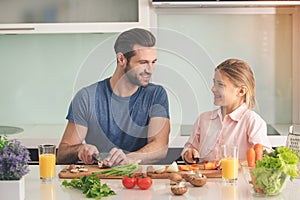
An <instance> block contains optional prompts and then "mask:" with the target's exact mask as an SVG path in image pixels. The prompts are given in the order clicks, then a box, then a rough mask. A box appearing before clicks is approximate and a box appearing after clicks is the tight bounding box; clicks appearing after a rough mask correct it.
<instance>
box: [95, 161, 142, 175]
mask: <svg viewBox="0 0 300 200" xmlns="http://www.w3.org/2000/svg"><path fill="white" fill-rule="evenodd" d="M138 169H139V165H138V163H131V164H127V165H120V166H116V167H112V168H109V169H106V170H103V171H100V172H92V175H97V174H103V175H104V176H109V175H114V176H129V175H131V174H134V173H135V172H137V171H138Z"/></svg>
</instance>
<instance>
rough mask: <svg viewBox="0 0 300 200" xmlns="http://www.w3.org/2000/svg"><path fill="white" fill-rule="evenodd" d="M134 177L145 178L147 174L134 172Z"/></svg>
mask: <svg viewBox="0 0 300 200" xmlns="http://www.w3.org/2000/svg"><path fill="white" fill-rule="evenodd" d="M133 176H134V177H136V178H139V177H147V174H145V173H143V172H135V173H134V175H133Z"/></svg>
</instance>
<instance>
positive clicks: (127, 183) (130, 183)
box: [122, 176, 136, 189]
mask: <svg viewBox="0 0 300 200" xmlns="http://www.w3.org/2000/svg"><path fill="white" fill-rule="evenodd" d="M122 184H123V186H124V187H125V188H127V189H132V188H134V186H135V185H136V178H135V177H130V176H123V178H122Z"/></svg>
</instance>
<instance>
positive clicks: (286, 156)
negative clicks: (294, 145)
mask: <svg viewBox="0 0 300 200" xmlns="http://www.w3.org/2000/svg"><path fill="white" fill-rule="evenodd" d="M298 160H299V155H298V153H297V152H294V151H292V150H291V149H289V148H287V147H284V146H282V147H277V148H276V150H275V151H273V152H271V153H268V152H267V151H264V155H263V157H262V159H261V160H258V161H256V168H255V169H252V170H251V171H250V173H251V175H252V179H253V181H252V184H253V185H254V188H256V189H257V190H256V191H260V192H263V193H264V194H267V195H273V194H277V193H279V192H280V191H281V189H282V187H283V185H284V183H285V179H286V178H287V177H288V176H290V179H291V180H292V179H293V178H295V177H297V176H298Z"/></svg>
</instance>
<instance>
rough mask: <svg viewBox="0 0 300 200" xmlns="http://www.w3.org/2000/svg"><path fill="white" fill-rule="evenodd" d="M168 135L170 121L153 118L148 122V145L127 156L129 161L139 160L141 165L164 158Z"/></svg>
mask: <svg viewBox="0 0 300 200" xmlns="http://www.w3.org/2000/svg"><path fill="white" fill-rule="evenodd" d="M169 134H170V120H169V119H168V118H164V117H153V118H151V119H150V122H149V129H148V144H147V145H145V146H144V147H143V148H141V149H139V150H138V151H135V152H132V153H129V154H127V157H128V158H129V159H133V160H141V163H142V164H149V163H154V162H157V161H159V160H161V159H163V158H165V157H166V155H167V152H168V144H169Z"/></svg>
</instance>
